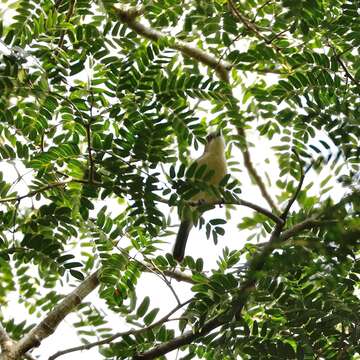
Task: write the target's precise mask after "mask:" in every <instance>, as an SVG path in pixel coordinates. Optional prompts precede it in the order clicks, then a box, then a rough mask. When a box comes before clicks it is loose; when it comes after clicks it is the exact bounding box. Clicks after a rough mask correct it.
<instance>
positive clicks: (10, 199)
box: [0, 179, 99, 203]
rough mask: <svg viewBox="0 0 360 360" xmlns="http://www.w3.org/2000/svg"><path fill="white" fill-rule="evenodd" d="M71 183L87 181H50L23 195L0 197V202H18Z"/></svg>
mask: <svg viewBox="0 0 360 360" xmlns="http://www.w3.org/2000/svg"><path fill="white" fill-rule="evenodd" d="M71 183H81V184H87V181H86V180H81V179H70V180H67V181H59V182H56V183H50V184H47V185H45V186H43V187H41V188H39V189H36V190H32V191H30V192H28V193H27V194H24V195H19V196H10V197H7V198H2V199H0V203H6V202H19V201H21V200H23V199H25V198H28V197H30V198H31V197H33V196H35V195H36V194H38V193H42V192H44V191H46V190H50V189H54V188H58V187H62V186H66V185H68V184H71ZM95 185H99V184H97V183H96V184H95Z"/></svg>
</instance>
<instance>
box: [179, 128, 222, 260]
mask: <svg viewBox="0 0 360 360" xmlns="http://www.w3.org/2000/svg"><path fill="white" fill-rule="evenodd" d="M195 162H196V164H197V167H201V166H202V165H206V169H207V171H209V170H210V171H212V173H213V175H212V176H211V178H210V179H209V180H208V181H207V183H208V185H214V186H217V185H219V183H220V181H221V180H222V179H223V177H224V176H225V175H226V159H225V140H224V137H223V136H222V134H221V131H217V132H214V133H211V134H209V135H208V136H207V137H206V145H205V149H204V153H203V154H202V155H201V156H200V157H199V158H198V159H197V160H195ZM216 200H219V199H218V198H217V197H216V196H215V195H214V194H211V193H209V192H205V191H202V192H199V193H197V194H196V195H194V196H193V197H192V198H191V199H190V201H189V202H190V203H195V202H197V203H205V204H206V203H210V202H214V201H216ZM180 217H181V223H180V227H179V230H178V233H177V236H176V241H175V245H174V249H173V256H174V258H175V259H176V260H177V261H179V262H181V261H182V260H183V258H184V254H185V247H186V242H187V239H188V237H189V233H190V230H191V228H192V227H193V225H194V223H193V219H192V217H191V214H189V213H187V214H180Z"/></svg>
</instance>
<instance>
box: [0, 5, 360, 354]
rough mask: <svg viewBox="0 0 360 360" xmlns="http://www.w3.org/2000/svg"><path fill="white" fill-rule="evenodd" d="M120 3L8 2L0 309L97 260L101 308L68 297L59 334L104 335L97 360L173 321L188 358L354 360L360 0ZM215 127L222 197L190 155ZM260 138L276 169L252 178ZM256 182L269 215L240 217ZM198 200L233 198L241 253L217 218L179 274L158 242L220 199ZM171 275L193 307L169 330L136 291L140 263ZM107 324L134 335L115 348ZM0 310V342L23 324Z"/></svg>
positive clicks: (152, 337)
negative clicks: (222, 147) (226, 242)
mask: <svg viewBox="0 0 360 360" xmlns="http://www.w3.org/2000/svg"><path fill="white" fill-rule="evenodd" d="M118 3H119V1H113V0H104V1H103V2H101V1H94V2H88V1H84V0H77V1H74V0H56V1H53V0H40V1H33V0H26V1H25V0H18V1H15V2H14V4H15V5H13V6H12V8H13V9H15V10H14V11H13V12H10V13H11V16H10V17H8V18H6V17H4V19H3V21H2V22H1V23H0V36H1V47H0V51H1V53H0V56H1V58H0V61H1V62H0V109H1V111H0V161H1V164H2V165H1V168H2V169H4V170H2V171H1V172H0V268H1V273H0V282H1V286H0V304H1V305H2V307H6V306H10V304H9V299H10V297H11V298H14V296H16V298H17V299H18V302H19V303H20V304H21V306H24V307H25V308H26V309H27V311H28V312H29V314H33V313H35V314H36V315H39V316H42V317H43V316H45V314H48V313H49V311H51V310H53V309H54V307H55V305H56V304H57V303H59V301H61V299H63V298H64V296H65V295H66V292H65V293H64V292H62V291H60V290H59V289H61V284H63V283H66V284H68V285H76V286H78V285H79V284H80V283H81V282H82V281H83V280H84V278H86V276H87V275H88V274H90V273H93V272H94V271H95V270H96V269H98V268H100V269H101V271H100V276H99V280H100V290H99V297H100V298H101V299H103V300H104V303H105V304H106V305H104V306H105V310H104V309H102V310H101V311H100V310H98V309H97V308H96V307H95V306H94V305H93V304H90V303H86V302H83V303H82V304H81V305H80V306H79V307H78V308H77V310H76V311H77V313H78V315H79V321H78V322H77V323H75V324H74V326H75V327H77V329H78V332H79V334H81V336H82V338H83V339H84V342H87V343H88V342H91V341H92V339H91V337H92V336H94V335H96V336H97V337H98V338H100V339H103V340H104V343H103V344H99V345H103V346H101V347H100V348H99V351H100V354H101V356H102V358H117V359H125V358H131V357H133V356H135V355H136V356H140V355H139V354H141V353H143V352H144V354H146V351H149V350H151V349H153V348H154V347H156V346H157V345H159V344H168V343H170V344H171V343H172V340H173V339H174V338H176V337H179V338H180V339H181V336H182V334H183V332H184V334H186V331H188V330H191V331H190V332H192V333H194V334H195V335H194V336H195V337H194V338H193V341H185V342H184V343H182V344H180V345H184V347H183V348H182V349H183V350H184V352H185V356H184V357H183V358H184V359H191V358H194V357H198V358H205V359H235V358H236V357H237V356H241V358H243V359H257V358H259V359H262V358H264V359H265V358H266V359H294V358H296V359H313V358H322V359H351V358H355V357H356V356H359V353H360V347H359V344H360V341H359V340H360V339H359V326H360V325H359V324H360V319H359V314H360V306H359V299H358V294H359V274H360V265H359V247H358V246H359V239H360V223H359V209H360V207H359V205H360V204H359V183H358V182H359V156H360V152H359V149H360V147H359V138H360V126H359V118H360V107H359V106H358V105H359V91H360V57H359V51H360V40H359V39H360V36H359V34H360V22H359V21H358V17H359V5H360V3H359V2H358V1H357V0H304V1H301V2H299V1H298V2H295V1H289V0H281V1H271V0H270V1H265V0H251V1H246V2H236V1H226V0H207V1H204V0H198V1H185V2H181V4H180V2H179V1H175V0H155V1H153V0H144V1H135V0H131V1H130V0H128V1H122V2H121V3H122V5H121V6H123V5H124V6H125V5H126V6H125V7H124V9H125V10H124V9H123V11H125V12H126V11H127V13H126V16H125V15H124V14H123V13H121V12H118V10H116V9H115V8H114V5H116V4H118ZM89 4H91V5H89ZM127 5H128V6H127ZM135 6H137V7H135ZM121 9H122V8H121ZM131 9H136V11H137V13H136V15H137V16H134V15H132V13H131V11H130V10H131ZM137 24H143V25H141V26H143V27H142V28H141V27H139V26H137ZM144 27H145V28H146V29H150V30H144ZM159 34H160V35H159ZM164 34H171V36H170V35H164ZM184 44H185V45H184ZM186 44H188V45H186ZM186 46H189V47H190V48H191V49H192V50H189V48H187V47H186ZM199 51H200V52H202V53H205V54H207V58H206V59H205V60H204V57H202V55H201V54H200V53H199ZM212 59H215V60H214V63H213V65H211V61H213V60H212ZM206 61H208V62H206ZM214 64H215V65H214ZM227 64H230V65H227ZM220 68H221V69H222V71H224V72H227V73H228V75H229V80H228V81H227V80H226V78H225V77H224V76H220V75H221V72H220V70H219V69H220ZM219 74H220V75H219ZM210 128H220V129H222V132H223V134H224V136H225V139H226V142H227V144H228V150H227V153H226V155H227V158H228V166H229V169H230V172H231V175H232V176H231V178H230V176H227V177H226V178H224V179H223V181H222V182H221V184H220V187H219V188H214V187H213V188H211V187H209V186H208V185H207V183H206V179H207V177H209V176H211V174H209V173H208V171H207V170H206V168H197V167H196V165H190V162H189V154H190V149H192V148H194V149H196V150H197V149H200V148H202V147H203V144H204V143H205V137H206V134H207V133H208V131H210ZM239 129H240V130H239ZM248 133H251V134H254V136H253V137H252V138H251V140H248V139H247V138H246V137H245V136H248ZM255 142H256V143H255ZM265 142H269V143H270V144H271V149H272V154H266V155H265V156H264V158H263V164H265V163H266V162H268V161H271V162H273V163H276V165H275V166H274V167H273V168H272V170H271V173H272V175H271V176H269V175H268V174H265V176H266V178H267V181H266V185H264V181H262V180H261V177H263V176H264V171H263V169H262V167H261V166H260V167H259V169H254V165H253V164H252V162H251V160H248V156H250V155H249V154H251V153H252V152H254V151H256V144H257V143H259V144H261V143H265ZM254 143H255V144H254ZM239 151H240V152H241V153H242V154H243V155H244V157H243V160H244V161H239V160H238V154H239ZM231 153H232V157H231ZM263 164H262V165H263ZM3 165H4V167H3ZM5 166H6V167H5ZM10 167H13V169H14V173H16V172H17V174H18V177H17V178H16V179H15V181H14V182H11V181H10V180H9V177H8V174H7V171H8V170H5V169H9V168H10ZM18 169H21V171H20V172H19V170H18ZM303 171H305V172H306V174H305V176H306V180H307V181H306V186H303V187H302V188H301V189H300V188H298V184H299V181H300V180H301V179H302V173H303ZM239 172H241V176H242V177H245V174H246V173H247V172H248V173H249V175H250V177H251V179H252V184H249V185H242V184H241V182H242V180H241V182H240V179H238V176H239V175H238V174H239ZM25 174H30V177H31V180H30V182H27V184H26V187H25V190H24V186H23V189H22V188H21V186H19V185H20V184H22V183H23V182H24V181H25V180H24V179H23V177H24V176H25ZM254 174H260V175H257V176H255V175H254ZM308 179H309V180H308ZM244 183H246V182H244ZM256 187H258V188H260V191H261V192H262V194H263V195H264V192H267V193H268V194H270V197H271V198H274V199H276V201H275V203H276V204H278V205H277V207H278V208H280V209H283V211H282V212H281V211H279V210H278V209H277V208H276V207H275V208H274V206H272V204H271V203H269V204H268V205H269V206H270V207H272V209H271V211H272V212H273V214H274V215H273V218H270V219H269V218H268V217H267V216H266V213H265V214H264V212H261V211H260V212H259V211H254V212H251V213H249V214H250V215H248V216H247V215H246V216H244V215H243V213H242V212H240V211H239V212H237V209H238V206H239V205H245V206H247V204H245V203H244V202H242V198H240V197H239V196H240V195H242V194H244V199H245V200H246V199H247V200H249V201H250V200H251V198H250V197H249V196H248V197H247V196H246V195H247V194H251V192H252V191H255V188H256ZM297 189H298V190H299V191H298V192H297ZM200 191H207V192H212V193H215V194H217V195H218V196H219V198H221V199H222V201H223V202H224V203H225V204H228V205H227V216H228V218H227V220H229V219H230V218H231V219H232V220H234V219H235V221H236V223H237V225H238V231H239V233H236V232H234V233H226V235H225V237H226V238H234V240H232V239H231V241H233V242H232V244H234V243H235V242H236V244H239V245H238V247H237V248H236V246H233V248H232V249H229V248H227V247H224V248H223V249H222V247H223V246H222V244H221V241H219V239H221V236H222V235H224V233H225V230H224V224H225V223H226V221H225V220H224V219H218V218H211V219H210V220H208V219H205V218H203V217H201V218H200V220H199V226H200V228H201V231H203V232H204V233H206V236H207V237H208V238H209V237H211V238H212V239H213V241H214V242H215V243H217V242H218V241H219V244H218V249H219V254H221V255H220V256H219V258H218V260H217V264H216V266H214V267H213V268H212V269H211V271H209V272H205V271H204V263H205V264H206V261H207V260H208V259H206V257H204V259H202V258H199V259H193V258H192V257H191V256H187V257H186V258H185V260H184V262H183V263H182V264H177V263H176V262H175V261H174V259H173V258H172V256H171V255H170V254H165V253H164V251H163V242H164V241H167V240H168V239H169V238H168V236H169V235H171V236H172V237H173V236H174V235H173V234H174V232H173V230H172V228H171V226H172V225H174V224H176V223H177V220H176V219H175V218H174V217H172V216H169V214H168V213H169V207H174V206H178V207H179V209H180V210H179V211H180V212H181V211H190V212H191V211H192V212H193V213H194V214H193V216H194V219H197V214H198V210H199V207H200V210H204V209H209V208H213V207H215V206H216V204H198V205H199V207H195V210H194V204H190V205H192V206H189V204H188V200H189V199H190V198H191V197H192V196H193V195H194V194H196V193H198V192H200ZM240 192H241V194H240ZM339 194H340V195H339ZM294 196H295V197H296V206H293V207H292V208H291V209H290V211H284V209H285V208H286V205H287V204H288V203H289V200H290V199H294V200H295V198H294ZM255 198H257V197H256V196H255ZM30 200H31V201H30ZM254 203H256V204H257V201H254ZM111 204H117V206H116V207H114V206H112V205H111ZM257 205H258V206H260V205H261V204H260V201H259V204H257ZM201 207H203V209H201ZM250 207H251V206H250ZM252 208H253V209H254V207H252ZM255 210H256V209H255ZM210 214H211V213H210ZM281 214H282V215H281ZM281 216H282V217H281ZM274 217H275V220H276V217H278V218H279V217H281V219H283V220H284V223H283V222H281V219H280V220H279V222H278V223H276V221H274ZM309 219H310V220H311V221H312V222H311V221H310V220H309ZM307 221H308V223H309V224H310V223H311V225H309V226H303V227H302V228H300V230H298V229H299V228H298V227H297V226H298V225H300V226H301V225H302V224H305V225H307V224H308V223H307ZM245 231H246V232H245ZM292 231H293V232H292ZM277 232H279V233H277ZM244 233H245V234H247V235H248V239H247V241H246V242H239V241H238V240H235V239H237V238H238V237H239V234H240V235H241V238H245V236H244V235H242V234H244ZM274 234H275V235H274ZM287 234H290V235H289V237H287V238H286V236H287ZM282 236H283V237H282ZM269 239H270V242H271V247H268V246H267V244H269V243H267V244H265V245H264V244H263V242H264V241H269ZM271 239H273V240H271ZM254 240H258V241H260V243H257V242H255V241H254ZM171 241H172V238H171ZM269 249H270V250H269ZM244 261H246V263H245V264H244ZM175 266H177V269H178V270H179V272H183V273H184V274H187V275H188V276H187V281H188V282H191V283H192V285H191V291H192V294H193V297H192V298H191V300H190V301H188V302H187V303H185V304H183V306H179V308H178V309H176V310H177V311H178V312H179V314H180V315H179V316H178V317H177V319H179V318H180V320H178V324H177V326H175V327H174V326H173V325H172V324H173V323H174V322H171V323H169V324H168V323H167V320H169V318H170V316H171V315H172V314H170V315H169V316H168V317H165V318H162V317H161V316H163V315H164V311H163V310H162V309H161V307H160V308H159V307H157V306H160V305H159V303H157V302H156V301H157V299H156V295H157V294H156V292H155V294H148V295H147V296H145V298H143V297H142V296H140V295H139V288H138V287H137V284H138V282H139V281H140V280H141V279H142V277H143V276H144V273H146V272H149V271H150V272H151V273H153V274H155V275H157V276H158V277H160V278H163V279H165V280H164V281H165V283H166V284H167V285H168V286H170V287H171V284H170V285H169V281H168V280H167V277H175V278H176V276H175V275H174V274H175V273H173V272H172V271H173V269H174V267H175ZM189 274H190V275H189ZM178 280H179V278H178ZM180 280H181V279H180ZM249 284H250V285H251V286H250V285H249ZM187 285H188V284H187ZM69 289H70V288H69ZM152 295H153V296H152ZM239 304H240V305H239ZM234 309H235V310H236V311H235V310H234ZM105 313H107V314H116V316H117V317H118V318H120V317H122V318H123V319H125V320H126V323H127V325H128V329H133V328H134V327H135V326H137V327H138V328H137V330H129V332H128V333H123V334H118V335H116V336H115V337H114V338H113V339H112V338H111V335H114V334H116V333H115V332H114V331H113V330H112V329H110V326H111V324H109V323H108V319H107V317H106V316H105V315H104V314H105ZM158 313H161V316H160V315H159V316H157V315H158ZM0 315H1V317H3V320H2V324H3V327H4V329H5V331H6V332H7V333H8V334H9V335H10V336H11V337H12V338H13V339H14V340H18V339H21V338H22V337H23V336H24V335H25V334H27V333H28V332H29V331H30V329H31V328H33V327H34V326H35V325H36V324H35V323H32V324H29V323H27V322H25V321H24V322H21V323H18V322H17V320H15V319H16V318H7V317H6V316H4V314H0ZM214 319H215V320H216V321H219V322H218V323H217V326H214V327H213V328H211V326H210V325H211V324H212V322H211V321H213V320H214ZM161 320H163V321H161ZM206 329H209V331H207V330H206ZM203 330H204V331H203ZM202 331H203V332H202ZM185 338H186V336H185V337H184V339H185ZM190 338H191V336H190V335H189V339H190ZM186 339H187V338H186ZM180 345H178V346H176V347H175V348H178V347H180ZM27 350H29V349H27ZM165 354H166V352H165V353H158V354H157V355H158V356H159V357H160V356H162V355H165ZM74 356H76V355H74Z"/></svg>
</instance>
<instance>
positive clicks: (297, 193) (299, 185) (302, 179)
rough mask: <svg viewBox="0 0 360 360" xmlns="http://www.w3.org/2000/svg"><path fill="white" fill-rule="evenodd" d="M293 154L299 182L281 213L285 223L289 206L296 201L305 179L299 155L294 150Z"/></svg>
mask: <svg viewBox="0 0 360 360" xmlns="http://www.w3.org/2000/svg"><path fill="white" fill-rule="evenodd" d="M293 152H294V154H295V157H296V159H297V161H298V163H299V165H300V166H299V168H300V181H299V184H298V186H297V188H296V191H295V193H294V195H293V196H292V198H291V199H290V200H289V202H288V204H287V206H286V208H285V210H284V211H283V213H282V214H281V218H282V219H283V220H284V221H285V220H286V218H287V216H288V214H289V211H290V208H291V206H292V205H293V204H294V202H295V200H296V199H297V197H298V195H299V193H300V190H301V188H302V185H303V183H304V179H305V174H304V170H303V167H302V163H301V159H300V157H299V154H298V153H297V151H296V150H295V149H293Z"/></svg>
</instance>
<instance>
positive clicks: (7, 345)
mask: <svg viewBox="0 0 360 360" xmlns="http://www.w3.org/2000/svg"><path fill="white" fill-rule="evenodd" d="M13 346H14V342H13V341H12V340H11V338H10V337H9V335H8V334H7V332H6V330H5V329H4V328H3V326H2V325H1V324H0V348H1V353H3V354H10V353H11V350H12V348H13Z"/></svg>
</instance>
